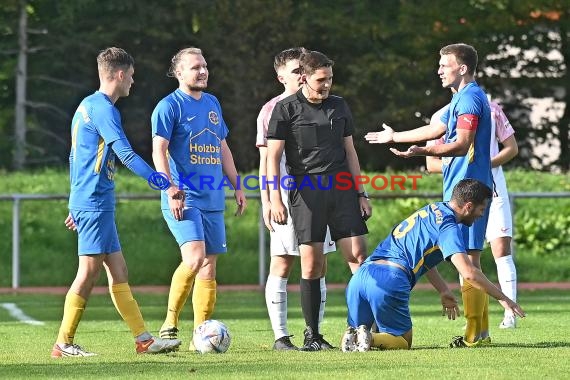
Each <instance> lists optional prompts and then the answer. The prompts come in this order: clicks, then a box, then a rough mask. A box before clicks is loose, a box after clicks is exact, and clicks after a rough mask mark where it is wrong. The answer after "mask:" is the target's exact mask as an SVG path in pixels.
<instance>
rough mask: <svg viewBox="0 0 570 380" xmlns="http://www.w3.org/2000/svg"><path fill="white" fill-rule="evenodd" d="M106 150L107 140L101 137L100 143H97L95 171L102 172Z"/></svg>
mask: <svg viewBox="0 0 570 380" xmlns="http://www.w3.org/2000/svg"><path fill="white" fill-rule="evenodd" d="M104 150H105V140H103V139H102V138H101V137H99V144H98V145H97V161H95V173H97V174H99V173H100V172H101V164H102V163H103V151H104Z"/></svg>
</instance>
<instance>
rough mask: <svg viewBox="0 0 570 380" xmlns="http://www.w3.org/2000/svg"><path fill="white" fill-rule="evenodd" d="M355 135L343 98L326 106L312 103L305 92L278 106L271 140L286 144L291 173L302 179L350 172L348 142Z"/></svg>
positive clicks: (333, 98)
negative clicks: (342, 171) (307, 175)
mask: <svg viewBox="0 0 570 380" xmlns="http://www.w3.org/2000/svg"><path fill="white" fill-rule="evenodd" d="M353 133H354V123H353V120H352V114H351V112H350V109H349V108H348V104H346V102H345V101H344V99H343V98H341V97H339V96H334V95H329V96H328V97H327V98H326V99H325V100H323V102H322V103H310V102H309V101H308V100H307V99H306V98H305V96H304V95H303V92H302V89H301V90H299V91H297V93H295V94H293V95H291V96H288V97H286V98H284V99H282V100H280V101H279V102H278V103H277V104H276V105H275V108H274V109H273V113H272V114H271V119H270V120H269V126H268V130H267V139H269V140H285V157H286V160H287V170H288V172H289V174H290V175H297V176H298V175H304V174H325V173H332V172H338V171H341V170H348V165H347V162H346V152H345V150H344V138H345V137H348V136H352V134H353ZM282 175H283V173H282Z"/></svg>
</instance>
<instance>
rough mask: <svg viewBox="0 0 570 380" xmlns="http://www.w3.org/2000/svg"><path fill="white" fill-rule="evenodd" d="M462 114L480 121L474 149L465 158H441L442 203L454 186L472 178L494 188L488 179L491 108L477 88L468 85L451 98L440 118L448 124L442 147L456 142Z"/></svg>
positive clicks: (472, 84) (490, 177)
mask: <svg viewBox="0 0 570 380" xmlns="http://www.w3.org/2000/svg"><path fill="white" fill-rule="evenodd" d="M464 114H471V115H476V116H477V117H478V118H479V122H478V125H477V129H476V131H475V139H474V141H473V145H471V146H470V147H469V151H468V152H467V154H466V155H465V156H457V157H443V158H442V172H443V200H444V201H449V200H450V199H451V194H452V192H453V189H454V188H455V185H457V182H459V181H460V180H462V179H465V178H473V179H477V180H479V181H481V182H483V183H484V184H485V185H487V186H489V188H491V189H492V188H493V179H492V176H491V153H490V150H489V141H491V108H490V107H489V101H488V100H487V96H486V95H485V93H484V92H483V90H481V88H480V87H479V86H478V85H477V83H476V82H470V83H469V84H467V85H466V86H465V87H463V88H462V89H461V90H460V91H459V92H458V93H456V94H455V95H453V98H452V100H451V103H450V104H449V110H448V112H447V113H444V114H443V115H442V118H441V121H442V122H444V123H445V124H447V132H446V133H445V143H450V142H454V141H455V140H456V139H457V119H458V118H459V117H460V116H461V115H464Z"/></svg>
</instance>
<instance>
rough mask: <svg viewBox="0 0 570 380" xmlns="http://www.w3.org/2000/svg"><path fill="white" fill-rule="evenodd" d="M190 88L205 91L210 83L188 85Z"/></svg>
mask: <svg viewBox="0 0 570 380" xmlns="http://www.w3.org/2000/svg"><path fill="white" fill-rule="evenodd" d="M188 88H189V89H190V91H204V90H205V89H207V88H208V85H192V86H188Z"/></svg>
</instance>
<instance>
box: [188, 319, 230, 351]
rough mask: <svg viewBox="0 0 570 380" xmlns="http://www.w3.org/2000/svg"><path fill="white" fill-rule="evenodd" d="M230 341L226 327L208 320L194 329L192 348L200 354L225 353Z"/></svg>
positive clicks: (218, 322)
mask: <svg viewBox="0 0 570 380" xmlns="http://www.w3.org/2000/svg"><path fill="white" fill-rule="evenodd" d="M231 340H232V338H231V336H230V331H229V330H228V328H227V326H226V325H224V324H223V323H222V322H220V321H216V320H214V319H208V320H207V321H204V323H202V324H201V325H199V326H198V327H196V328H195V329H194V347H195V348H196V351H198V352H200V353H201V354H207V353H209V352H214V353H222V352H226V351H227V350H228V348H229V347H230V342H231Z"/></svg>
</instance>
